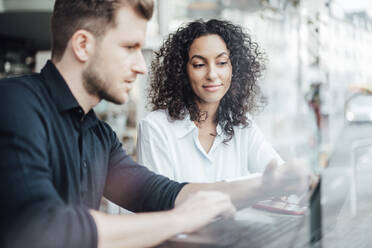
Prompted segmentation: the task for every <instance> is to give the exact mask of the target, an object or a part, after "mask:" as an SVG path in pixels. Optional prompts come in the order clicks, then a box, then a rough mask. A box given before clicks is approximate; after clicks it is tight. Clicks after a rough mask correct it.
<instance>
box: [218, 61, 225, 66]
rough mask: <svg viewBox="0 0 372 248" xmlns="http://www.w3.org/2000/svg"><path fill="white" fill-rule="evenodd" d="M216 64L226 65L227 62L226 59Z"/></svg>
mask: <svg viewBox="0 0 372 248" xmlns="http://www.w3.org/2000/svg"><path fill="white" fill-rule="evenodd" d="M218 64H219V65H226V64H227V61H223V62H219V63H218Z"/></svg>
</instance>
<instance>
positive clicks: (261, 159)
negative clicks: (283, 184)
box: [248, 120, 284, 173]
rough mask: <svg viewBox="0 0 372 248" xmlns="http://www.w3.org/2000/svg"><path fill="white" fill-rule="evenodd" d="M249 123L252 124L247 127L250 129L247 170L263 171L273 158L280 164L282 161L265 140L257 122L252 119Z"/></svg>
mask: <svg viewBox="0 0 372 248" xmlns="http://www.w3.org/2000/svg"><path fill="white" fill-rule="evenodd" d="M251 123H252V126H251V127H249V128H250V129H251V130H250V131H249V136H248V142H249V146H248V149H249V151H248V167H249V168H248V170H249V171H250V172H251V173H256V172H263V171H264V170H265V167H266V165H267V164H268V163H269V162H270V161H271V160H273V159H275V160H276V162H277V163H278V165H282V164H283V163H284V161H283V160H282V158H281V157H280V156H279V154H278V153H277V152H276V151H275V150H274V148H273V147H272V145H271V144H270V143H269V142H268V141H267V140H266V138H265V136H264V135H263V133H262V131H261V130H260V129H259V127H258V126H257V124H256V123H255V122H254V121H253V120H252V121H251Z"/></svg>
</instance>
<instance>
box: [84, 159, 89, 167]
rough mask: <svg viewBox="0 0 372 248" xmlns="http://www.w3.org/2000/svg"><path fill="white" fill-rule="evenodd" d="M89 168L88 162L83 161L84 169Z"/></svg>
mask: <svg viewBox="0 0 372 248" xmlns="http://www.w3.org/2000/svg"><path fill="white" fill-rule="evenodd" d="M87 166H88V165H87V162H86V161H85V160H84V161H83V167H84V168H87Z"/></svg>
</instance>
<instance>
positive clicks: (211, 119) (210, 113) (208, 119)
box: [197, 103, 218, 124]
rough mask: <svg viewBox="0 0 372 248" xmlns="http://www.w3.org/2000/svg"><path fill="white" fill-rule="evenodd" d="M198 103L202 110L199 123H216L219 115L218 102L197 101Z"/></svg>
mask: <svg viewBox="0 0 372 248" xmlns="http://www.w3.org/2000/svg"><path fill="white" fill-rule="evenodd" d="M197 105H198V108H199V110H200V112H201V113H202V119H201V122H200V123H199V124H202V123H205V124H207V123H208V124H211V123H215V120H216V117H217V110H218V104H210V103H209V104H208V103H207V104H206V103H204V104H203V103H197ZM204 115H205V116H204Z"/></svg>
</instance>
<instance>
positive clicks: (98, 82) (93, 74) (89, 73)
mask: <svg viewBox="0 0 372 248" xmlns="http://www.w3.org/2000/svg"><path fill="white" fill-rule="evenodd" d="M82 76H83V85H84V88H85V89H86V91H87V92H88V94H89V95H91V96H95V97H98V98H99V99H100V100H102V99H104V100H106V101H109V102H112V103H115V104H120V101H118V100H117V99H115V97H113V96H112V95H110V94H109V93H108V91H109V90H108V88H107V84H106V81H105V80H104V79H103V78H102V76H101V75H100V74H99V69H96V67H95V64H91V65H89V66H88V67H87V68H86V69H85V70H84V71H83V75H82Z"/></svg>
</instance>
